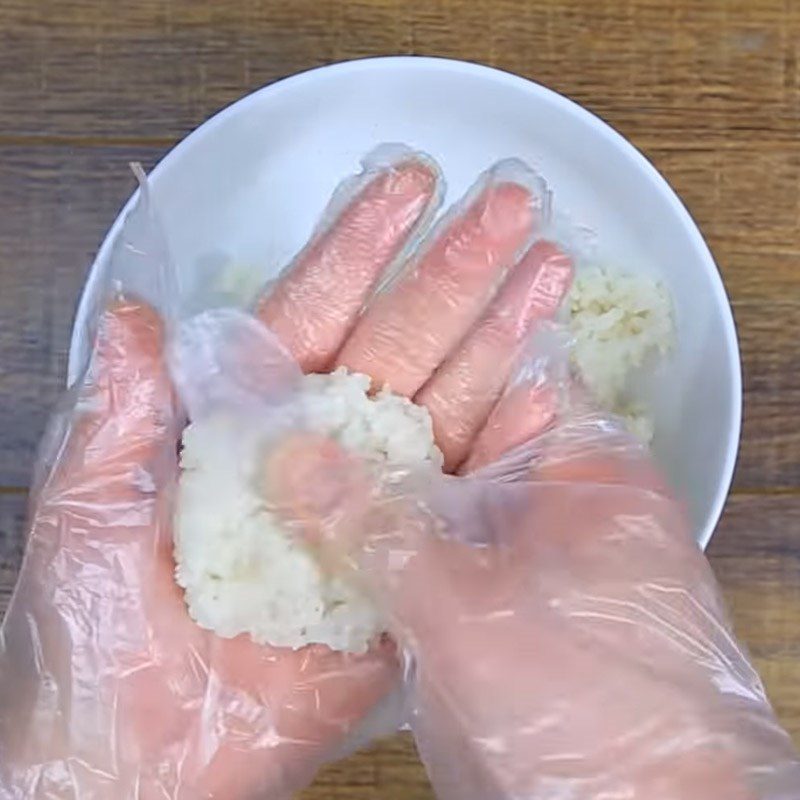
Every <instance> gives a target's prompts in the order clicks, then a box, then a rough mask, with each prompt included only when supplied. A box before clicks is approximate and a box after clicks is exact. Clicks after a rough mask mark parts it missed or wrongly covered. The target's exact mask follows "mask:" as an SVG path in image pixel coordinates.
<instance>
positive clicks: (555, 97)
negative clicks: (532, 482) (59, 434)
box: [67, 55, 743, 549]
mask: <svg viewBox="0 0 800 800" xmlns="http://www.w3.org/2000/svg"><path fill="white" fill-rule="evenodd" d="M398 67H399V68H411V69H421V70H430V69H433V70H440V71H445V72H446V71H450V72H453V73H461V74H463V75H466V76H477V77H483V78H490V79H492V80H495V81H498V82H500V83H505V84H506V85H509V86H514V87H516V88H517V89H520V90H522V91H525V92H526V93H528V94H529V95H530V96H532V97H538V98H540V99H543V100H544V101H546V102H548V103H551V104H553V105H555V106H556V107H558V108H559V109H560V110H562V111H563V112H565V113H566V114H568V115H571V116H573V117H575V118H576V119H577V121H579V122H581V123H583V124H586V125H588V126H590V127H591V128H592V129H593V131H594V132H595V133H596V134H597V135H599V136H601V137H602V138H604V139H605V140H606V141H607V143H608V144H609V145H611V146H613V147H615V148H617V149H618V150H619V151H621V154H622V155H623V156H625V157H626V158H628V159H629V160H630V162H631V163H632V165H633V166H634V167H635V168H636V169H638V170H639V172H640V173H641V174H642V176H643V177H644V178H646V179H647V180H648V181H649V182H650V184H651V186H652V188H653V189H655V190H656V191H658V193H659V194H660V195H662V196H663V197H664V198H665V199H666V200H667V202H668V203H669V205H670V207H671V209H672V211H673V212H674V214H675V216H676V219H677V220H678V221H679V223H680V225H681V226H682V228H683V230H684V233H685V234H686V235H687V236H688V238H689V241H690V243H691V245H692V246H693V248H694V249H695V251H696V252H697V254H698V256H699V258H700V260H701V261H702V263H703V265H704V267H705V270H706V272H707V273H708V274H709V275H710V278H711V284H712V291H713V293H714V300H715V302H716V305H717V306H718V308H719V310H720V313H721V315H722V323H723V327H724V330H725V340H726V353H727V357H728V361H729V364H728V366H729V371H730V373H731V375H732V380H733V385H732V387H731V394H732V398H731V400H732V404H733V405H732V410H733V418H732V422H731V428H730V430H729V434H728V441H727V448H726V453H725V462H724V464H723V465H722V469H721V472H720V480H719V482H718V484H717V489H716V493H715V496H714V500H713V502H712V503H711V505H710V507H709V510H708V512H707V514H706V519H705V521H704V522H703V524H702V528H699V529H698V530H697V531H696V532H695V533H696V536H697V539H698V543H699V544H700V546H701V547H702V548H703V549H705V548H706V547H707V546H708V543H709V541H710V540H711V537H712V536H713V534H714V531H715V529H716V526H717V523H718V522H719V520H720V517H721V516H722V511H723V508H724V506H725V502H726V501H727V498H728V495H729V492H730V489H731V484H732V481H733V474H734V470H735V467H736V460H737V457H738V452H739V445H740V440H741V432H742V402H743V399H742V364H741V353H740V349H739V342H738V338H737V334H736V324H735V321H734V317H733V310H732V308H731V304H730V298H729V297H728V294H727V291H726V289H725V284H724V281H723V278H722V275H721V273H720V271H719V268H718V267H717V263H716V261H715V259H714V257H713V255H712V253H711V250H710V249H709V247H708V244H707V243H706V241H705V239H704V238H703V235H702V233H701V232H700V229H699V227H698V226H697V223H696V222H695V221H694V219H693V218H692V216H691V214H690V213H689V210H688V209H687V208H686V206H685V205H684V204H683V201H682V200H681V199H680V198H679V197H678V195H677V193H676V192H675V190H674V189H673V188H672V186H670V184H669V182H668V181H667V179H666V178H665V177H664V176H663V175H662V174H661V173H660V172H659V171H658V170H657V169H656V168H655V166H654V165H653V164H652V163H651V162H650V161H649V160H648V159H647V157H646V156H645V155H644V154H643V153H642V152H641V151H640V150H638V149H637V148H636V147H635V146H634V145H633V144H632V143H631V142H629V141H628V140H627V139H626V138H625V137H624V136H623V135H622V134H621V133H619V132H618V131H617V130H615V129H614V128H613V127H612V126H611V125H609V124H608V123H607V122H606V121H605V120H603V119H601V118H600V117H599V116H597V114H595V113H594V112H592V111H589V110H588V109H586V108H584V107H583V106H582V105H580V104H579V103H577V102H576V101H574V100H570V99H569V98H568V97H565V96H564V95H562V94H560V93H559V92H556V91H555V90H553V89H549V88H548V87H546V86H543V85H542V84H540V83H537V82H536V81H533V80H530V79H529V78H524V77H522V76H521V75H515V74H514V73H511V72H507V71H505V70H502V69H498V68H496V67H490V66H487V65H484V64H478V63H474V62H471V61H462V60H459V59H451V58H443V57H437V56H413V55H405V56H397V55H395V56H372V57H366V58H359V59H353V60H350V61H340V62H336V63H333V64H325V65H322V66H318V67H313V68H311V69H307V70H303V71H302V72H298V73H295V74H292V75H289V76H287V77H284V78H281V79H279V80H277V81H274V82H273V83H270V84H267V85H266V86H262V87H261V88H260V89H256V90H255V91H253V92H250V93H249V94H247V95H245V96H244V97H240V98H239V99H238V100H235V101H233V102H232V103H230V104H229V105H227V106H225V107H223V108H222V109H220V110H219V111H217V112H215V113H214V114H213V115H212V116H211V117H209V118H208V119H207V120H205V121H204V122H202V123H201V124H200V125H199V126H198V127H196V128H195V129H194V130H192V131H191V132H190V133H189V134H187V135H186V136H185V137H184V138H183V139H181V140H180V141H179V142H177V143H176V144H175V145H174V146H173V147H172V148H171V149H170V150H169V151H168V152H167V153H166V154H165V155H164V156H163V157H162V158H161V160H160V161H159V162H158V164H156V166H155V167H154V168H153V169H152V171H151V172H150V174H149V179H150V180H151V181H152V182H153V183H157V182H158V179H159V177H160V175H161V174H162V173H163V171H164V170H165V169H166V167H168V166H169V164H170V163H171V162H172V161H174V160H175V159H177V158H180V156H181V155H182V154H183V152H184V151H186V150H188V149H189V148H190V147H191V146H192V145H193V144H194V143H195V142H196V141H197V140H199V139H200V138H202V137H205V136H208V135H210V134H212V133H213V132H214V131H215V130H216V129H217V128H218V127H220V126H221V125H223V124H224V123H225V122H226V121H227V120H228V119H229V118H230V117H233V116H235V115H237V114H242V113H246V112H247V110H248V109H249V107H250V106H251V105H255V104H257V103H259V102H261V101H262V100H263V98H264V97H265V96H268V95H269V96H275V95H278V94H280V93H282V92H287V91H292V90H296V89H297V88H299V87H302V86H303V85H304V84H306V83H311V82H312V81H315V80H318V79H319V78H320V77H323V78H325V77H332V76H338V75H347V74H355V73H359V72H367V71H369V72H375V71H383V70H387V71H388V70H396V69H397V68H398ZM138 197H139V189H136V190H135V191H134V192H133V193H132V194H131V196H130V197H129V198H128V200H127V202H126V203H125V205H124V206H123V207H122V209H121V210H120V212H119V213H118V214H117V216H116V218H115V220H114V222H113V223H112V225H111V227H110V228H109V229H108V232H107V233H106V235H105V237H104V239H103V242H102V244H101V245H100V247H99V249H98V251H97V255H96V256H95V258H94V260H93V261H92V265H91V267H90V268H89V272H88V276H87V279H86V281H85V283H84V287H83V291H82V293H81V297H80V300H79V301H78V306H77V310H76V313H75V319H74V322H73V328H72V335H71V338H70V346H69V356H68V367H67V381H68V383H69V384H71V383H73V382H74V381H75V380H76V379H77V377H78V376H79V374H80V370H81V362H82V359H83V354H84V353H85V352H86V342H85V341H84V337H85V331H86V326H85V324H84V323H85V321H86V317H87V315H88V313H89V308H90V298H91V296H92V294H93V290H94V288H95V284H96V283H97V282H98V281H99V280H100V273H101V268H100V265H101V264H102V263H103V262H104V261H105V260H106V259H107V258H108V256H109V254H110V252H111V249H112V247H113V244H114V240H115V239H116V236H117V233H118V232H119V230H120V228H121V227H122V223H123V221H124V219H125V217H126V216H127V215H128V213H129V212H130V211H131V209H132V208H133V207H134V205H135V203H136V201H137V199H138Z"/></svg>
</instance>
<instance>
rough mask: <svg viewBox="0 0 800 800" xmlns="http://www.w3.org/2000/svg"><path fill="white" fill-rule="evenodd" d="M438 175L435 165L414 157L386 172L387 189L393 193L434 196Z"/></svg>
mask: <svg viewBox="0 0 800 800" xmlns="http://www.w3.org/2000/svg"><path fill="white" fill-rule="evenodd" d="M438 177H439V176H438V173H437V172H436V169H435V168H434V167H433V165H431V164H427V163H425V162H424V161H421V160H420V159H418V158H414V159H410V160H408V161H403V162H401V163H400V164H398V165H397V166H396V167H395V168H394V169H392V170H389V171H388V172H387V173H386V182H387V189H388V190H389V191H391V192H392V193H393V194H401V195H420V196H423V197H432V196H433V195H434V193H435V191H436V187H437V184H438Z"/></svg>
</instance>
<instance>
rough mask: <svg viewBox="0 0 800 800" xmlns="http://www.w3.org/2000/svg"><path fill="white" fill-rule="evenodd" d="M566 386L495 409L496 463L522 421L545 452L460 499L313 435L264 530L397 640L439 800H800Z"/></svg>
mask: <svg viewBox="0 0 800 800" xmlns="http://www.w3.org/2000/svg"><path fill="white" fill-rule="evenodd" d="M545 362H546V359H545ZM559 374H563V371H561V372H560V371H559V370H558V369H553V370H552V372H551V375H550V377H547V375H546V374H545V373H540V374H539V376H538V377H539V380H538V381H533V382H530V383H527V384H526V383H522V384H520V385H519V387H518V388H517V389H516V390H514V391H513V392H512V393H510V394H509V395H507V398H506V400H502V401H501V403H500V405H499V406H498V407H497V411H496V413H495V415H494V418H495V425H494V427H493V429H492V430H493V436H494V437H495V441H496V442H497V443H499V444H498V447H497V448H494V450H495V452H496V451H497V450H498V449H500V450H502V449H503V446H502V444H503V443H504V442H508V441H513V440H516V439H517V431H516V430H515V427H514V426H515V424H516V422H515V420H516V419H518V417H516V416H515V415H516V414H524V412H525V404H526V403H530V404H532V408H531V409H530V410H531V412H532V413H529V414H528V415H527V417H528V419H533V418H536V419H539V420H540V422H541V427H540V430H539V432H538V434H536V435H533V436H532V437H531V438H530V439H529V440H528V441H527V442H526V443H524V444H522V445H520V446H518V447H515V448H512V449H511V450H509V451H507V452H506V453H505V454H504V455H503V456H502V457H501V458H500V459H498V460H495V461H494V462H493V463H491V464H489V465H487V466H485V467H484V468H483V469H480V470H478V471H477V472H476V473H474V474H473V475H472V476H469V477H453V476H438V477H437V476H435V475H433V474H426V475H424V476H420V475H414V474H413V473H408V474H403V473H401V472H399V471H398V470H392V471H391V473H389V474H384V475H381V474H379V473H378V474H376V472H375V470H374V468H372V467H370V466H368V465H365V464H363V463H359V462H358V461H356V460H355V459H354V457H352V456H350V455H348V454H347V453H344V452H343V451H341V450H339V449H338V448H337V447H336V446H335V445H333V444H332V443H331V442H327V441H319V440H318V439H317V438H315V437H314V436H313V435H310V434H305V435H298V436H297V437H294V438H292V439H291V440H290V441H289V442H288V443H287V444H286V445H285V449H283V450H282V451H279V452H278V454H277V455H275V457H274V460H273V461H272V462H271V463H270V467H269V469H270V473H269V476H270V478H269V480H268V481H267V482H266V486H268V487H270V488H269V492H270V497H271V501H272V502H273V504H274V506H275V508H276V509H278V510H279V511H280V513H282V514H283V515H284V518H285V519H286V520H287V521H288V522H289V523H290V524H291V525H293V526H294V529H295V531H296V532H297V535H301V536H304V537H305V538H306V539H307V540H309V541H310V542H313V543H314V546H315V547H317V548H318V549H319V550H320V552H322V553H323V554H324V556H325V558H326V559H327V561H328V566H329V568H330V569H336V570H340V571H341V572H342V574H348V575H349V576H350V577H351V578H352V579H356V580H359V581H360V582H361V584H362V587H363V588H364V589H365V590H366V591H367V592H369V594H370V595H371V596H372V598H373V599H374V600H375V601H376V602H377V603H379V604H380V605H381V606H382V608H383V610H384V613H385V615H386V617H387V618H388V619H389V620H391V626H390V629H391V631H392V633H393V635H394V636H395V637H396V639H397V641H398V643H399V644H400V645H401V647H402V649H403V651H404V653H405V661H406V666H405V670H404V675H405V679H406V684H407V694H408V700H409V719H410V720H411V726H412V729H413V731H414V735H415V738H416V741H417V745H418V747H419V750H420V753H421V755H422V758H423V760H424V761H425V764H426V767H427V769H428V772H429V775H430V777H431V779H432V782H433V784H434V788H435V790H436V793H437V796H438V797H439V798H441V800H490V798H491V800H498V799H499V798H508V799H509V800H511V798H515V800H516V798H525V800H555V798H558V799H559V800H561V799H562V798H563V799H564V800H566V799H567V798H568V799H569V800H598V798H609V799H610V798H625V799H626V800H694V798H703V800H757V799H758V800H794V799H795V798H798V797H800V760H799V759H798V755H797V753H796V751H795V750H794V748H793V746H792V742H791V739H790V738H789V736H788V735H787V734H786V733H785V732H784V731H783V730H782V729H781V727H780V725H779V724H778V722H777V720H776V719H775V716H774V714H773V711H772V709H771V708H770V705H769V702H768V700H767V698H766V696H765V693H764V689H763V686H762V684H761V681H760V680H759V677H758V675H757V673H756V672H755V670H754V669H753V667H752V665H751V664H750V662H749V660H748V657H747V655H746V653H745V652H744V651H743V650H742V648H741V647H740V646H739V645H738V644H737V642H736V640H735V638H734V636H733V633H732V630H731V625H730V622H729V620H728V617H727V615H726V612H725V610H724V607H723V602H722V600H721V598H720V594H719V592H718V589H717V586H716V584H715V581H714V577H713V575H712V573H711V570H710V568H709V566H708V564H707V562H706V560H705V557H704V556H703V554H702V553H701V552H700V550H699V549H698V547H697V546H696V544H695V542H694V541H693V539H692V538H691V536H690V535H689V531H688V530H687V526H686V522H685V520H684V517H683V514H682V511H681V509H680V507H679V505H678V504H677V503H676V502H675V501H674V500H672V499H671V497H670V495H669V493H668V491H667V489H666V487H665V486H664V484H663V482H662V481H661V480H660V478H659V475H658V472H657V470H656V469H655V467H654V465H653V464H652V463H651V460H650V457H649V454H648V452H647V451H646V449H645V448H644V447H643V446H641V445H639V444H637V443H636V442H634V441H633V440H632V439H631V438H630V436H629V435H628V434H626V433H624V432H623V431H622V430H621V429H620V428H618V427H617V426H616V425H614V424H613V423H612V422H611V421H609V420H605V419H603V418H602V417H601V416H599V415H597V414H595V413H593V412H592V411H591V409H590V408H589V407H588V406H587V404H586V403H585V402H584V401H583V399H582V398H581V397H580V392H579V391H578V390H576V388H575V387H571V386H570V385H569V382H568V381H567V382H566V383H565V382H564V381H563V380H560V379H556V378H554V377H553V376H554V375H555V376H557V375H559ZM512 412H513V413H512ZM509 426H510V427H509ZM529 433H531V431H529ZM489 438H490V439H491V437H489ZM300 476H302V480H299V477H300ZM310 485H313V486H315V487H316V489H315V491H314V492H310V491H309V488H308V487H309V486H310Z"/></svg>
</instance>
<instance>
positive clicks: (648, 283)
mask: <svg viewBox="0 0 800 800" xmlns="http://www.w3.org/2000/svg"><path fill="white" fill-rule="evenodd" d="M569 311H570V328H571V331H572V336H573V349H572V362H573V365H574V366H575V368H576V369H577V371H578V373H579V374H580V376H581V377H582V379H583V382H584V383H585V385H586V386H587V387H588V389H589V390H590V391H591V393H592V394H593V395H594V398H595V399H596V400H597V402H598V403H600V405H602V406H603V407H604V408H606V409H608V410H609V411H612V412H613V413H615V414H618V415H620V416H622V417H623V418H624V419H625V421H626V424H627V425H628V428H629V429H630V430H631V432H632V433H634V434H635V435H637V436H639V437H640V438H641V439H643V440H644V441H646V442H648V443H649V442H650V441H651V440H652V438H653V420H652V417H651V416H650V415H649V414H648V413H647V411H646V409H645V408H644V407H643V406H642V405H641V404H636V403H634V402H632V401H631V398H630V394H629V392H630V379H631V376H632V375H633V373H634V372H635V371H636V370H638V369H639V368H640V367H642V366H643V365H644V364H645V362H646V361H648V360H649V359H650V358H651V357H652V356H654V355H657V354H661V355H665V354H666V353H668V352H669V350H670V349H671V348H672V345H673V339H674V326H673V319H672V301H671V299H670V296H669V293H668V291H667V290H666V288H665V287H664V286H663V285H662V284H661V283H660V282H659V281H657V280H655V279H653V278H651V277H648V276H645V275H630V274H625V273H617V272H610V271H608V270H605V269H602V268H593V269H590V270H587V271H585V272H582V273H579V274H578V275H577V276H576V278H575V283H574V285H573V287H572V291H571V293H570V297H569Z"/></svg>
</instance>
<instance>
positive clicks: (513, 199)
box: [480, 181, 535, 246]
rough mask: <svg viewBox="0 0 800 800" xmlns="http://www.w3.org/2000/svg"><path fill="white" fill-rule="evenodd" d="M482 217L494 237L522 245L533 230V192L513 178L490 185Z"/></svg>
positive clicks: (482, 209)
mask: <svg viewBox="0 0 800 800" xmlns="http://www.w3.org/2000/svg"><path fill="white" fill-rule="evenodd" d="M480 216H481V221H482V223H483V227H484V230H485V231H486V233H487V235H489V236H490V237H491V238H492V239H495V240H498V241H505V240H508V241H510V242H511V243H514V244H516V245H517V246H520V245H521V244H522V243H523V242H524V240H525V239H526V238H527V237H528V235H529V234H530V232H531V231H532V229H533V223H534V217H535V212H534V202H533V195H532V194H531V191H530V189H528V188H527V187H526V186H523V185H522V184H519V183H514V182H512V181H503V182H501V183H497V184H494V185H491V186H489V187H488V188H487V189H486V191H485V192H484V196H483V202H482V204H481V210H480Z"/></svg>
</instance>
